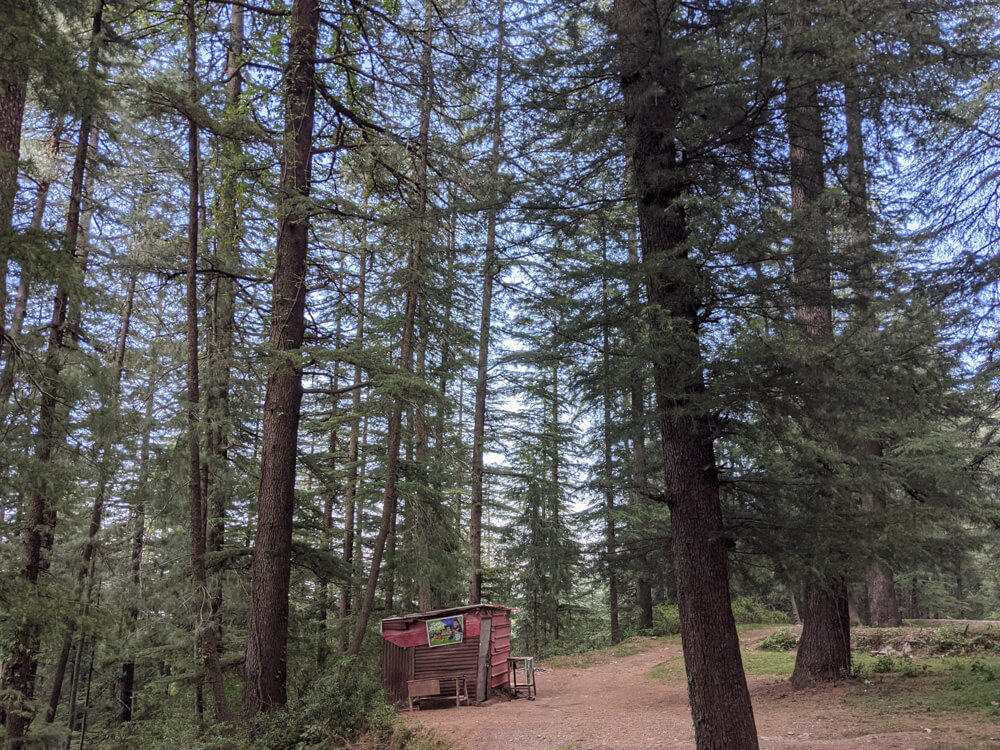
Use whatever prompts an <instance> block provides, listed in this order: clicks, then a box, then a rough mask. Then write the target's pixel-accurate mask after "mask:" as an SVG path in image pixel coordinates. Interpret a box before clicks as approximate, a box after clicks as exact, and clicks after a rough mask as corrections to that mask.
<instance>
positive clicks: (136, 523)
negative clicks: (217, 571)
mask: <svg viewBox="0 0 1000 750" xmlns="http://www.w3.org/2000/svg"><path fill="white" fill-rule="evenodd" d="M155 372H156V369H155V368H152V369H151V370H150V375H149V384H148V388H147V395H146V414H145V419H144V421H143V424H144V425H145V430H144V432H143V434H142V444H141V445H140V447H139V478H138V481H137V482H136V487H135V492H136V495H137V496H138V497H140V498H141V496H142V494H141V493H143V492H144V491H145V487H146V482H147V481H148V479H149V444H150V440H151V439H152V433H153V407H154V404H155V401H156V398H155V395H156V379H155V378H156V375H155ZM131 522H132V524H133V529H132V548H131V560H130V562H131V565H130V572H131V581H130V583H131V596H130V597H129V608H128V622H129V625H130V627H129V635H131V634H133V633H135V632H136V630H137V629H138V623H139V600H140V597H141V595H142V550H143V546H144V545H145V542H146V504H145V502H143V501H141V500H140V501H139V502H136V503H133V504H132V518H131ZM134 697H135V656H134V655H132V654H130V655H129V658H127V659H126V660H125V661H123V662H122V676H121V693H120V696H119V699H118V700H119V703H120V705H121V714H120V715H119V721H120V722H121V723H122V724H124V723H126V722H129V721H132V710H133V700H134Z"/></svg>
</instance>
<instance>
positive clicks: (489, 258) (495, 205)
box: [469, 0, 507, 604]
mask: <svg viewBox="0 0 1000 750" xmlns="http://www.w3.org/2000/svg"><path fill="white" fill-rule="evenodd" d="M504 11H505V5H504V0H499V3H498V7H497V18H498V22H497V47H496V50H497V53H496V54H497V61H496V66H497V67H496V78H495V79H494V86H493V127H492V130H493V141H492V147H491V152H490V170H491V176H492V178H493V183H494V188H493V192H492V195H491V196H490V199H491V205H490V207H489V208H488V209H487V213H486V256H485V258H484V260H483V293H482V307H481V311H480V315H479V354H478V356H477V359H476V395H475V405H474V407H473V409H474V411H473V417H472V493H471V497H470V508H471V512H470V515H469V562H470V565H471V567H472V574H471V577H470V579H469V604H479V603H480V601H481V600H482V596H483V443H484V441H485V437H486V395H487V391H488V385H489V384H488V382H487V373H488V371H489V361H490V335H491V326H492V313H493V279H494V278H495V277H496V273H497V214H498V212H499V208H500V205H499V204H500V194H499V190H498V189H497V186H496V183H497V182H498V181H499V179H500V147H501V145H502V143H503V63H504V53H505V47H504V45H505V34H506V30H507V29H506V25H505V23H504Z"/></svg>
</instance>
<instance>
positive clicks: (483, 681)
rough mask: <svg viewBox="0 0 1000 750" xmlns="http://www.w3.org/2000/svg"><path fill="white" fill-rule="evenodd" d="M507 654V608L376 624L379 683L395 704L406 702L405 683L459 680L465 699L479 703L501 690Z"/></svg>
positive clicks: (467, 610)
mask: <svg viewBox="0 0 1000 750" xmlns="http://www.w3.org/2000/svg"><path fill="white" fill-rule="evenodd" d="M459 630H460V631H461V633H460V634H459V633H458V631H459ZM432 641H433V642H434V645H431V642H432ZM509 655H510V609H509V608H508V607H501V606H498V605H495V604H473V605H470V606H467V607H453V608H451V609H439V610H436V611H434V612H419V613H417V614H412V615H401V616H399V617H388V618H386V619H384V620H382V684H383V685H385V687H386V690H388V691H389V695H390V696H391V697H392V699H393V700H395V701H405V700H406V698H407V689H406V683H407V682H408V681H409V680H425V679H438V678H446V677H447V678H450V677H465V680H466V685H467V689H468V692H469V697H470V698H474V699H475V701H476V702H477V703H481V702H482V701H484V700H486V699H487V698H489V697H490V696H491V695H493V694H494V692H496V691H497V690H498V689H500V688H504V687H506V686H507V684H508V676H507V657H508V656H509Z"/></svg>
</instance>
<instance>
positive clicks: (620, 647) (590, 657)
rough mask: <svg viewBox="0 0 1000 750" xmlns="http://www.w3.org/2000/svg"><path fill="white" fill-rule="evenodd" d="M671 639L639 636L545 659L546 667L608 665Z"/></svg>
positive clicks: (575, 667)
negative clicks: (593, 648)
mask: <svg viewBox="0 0 1000 750" xmlns="http://www.w3.org/2000/svg"><path fill="white" fill-rule="evenodd" d="M670 642H671V641H670V639H666V638H652V637H650V636H643V635H637V636H635V637H633V638H629V639H628V640H625V641H622V642H621V643H619V644H617V645H614V646H608V647H607V648H601V649H597V650H595V651H584V652H582V653H579V654H570V655H568V656H551V657H549V658H547V659H545V666H547V667H551V668H553V669H582V668H585V667H592V666H594V665H596V664H607V663H608V662H609V661H612V660H614V659H623V658H625V657H626V656H634V655H635V654H641V653H643V652H644V651H649V650H650V649H652V648H656V647H657V646H662V645H663V644H664V643H670Z"/></svg>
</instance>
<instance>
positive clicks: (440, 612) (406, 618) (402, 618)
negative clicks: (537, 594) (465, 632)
mask: <svg viewBox="0 0 1000 750" xmlns="http://www.w3.org/2000/svg"><path fill="white" fill-rule="evenodd" d="M475 609H489V610H497V609H502V610H506V611H508V612H509V611H510V607H505V606H503V605H502V604H466V605H465V606H464V607H450V608H448V609H435V610H431V611H430V612H414V613H412V614H409V615H396V616H395V617H386V618H385V619H384V620H382V623H383V624H385V623H388V622H412V621H415V620H426V619H427V618H429V617H433V618H437V617H448V616H449V615H460V614H462V613H463V612H471V611H472V610H475Z"/></svg>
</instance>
